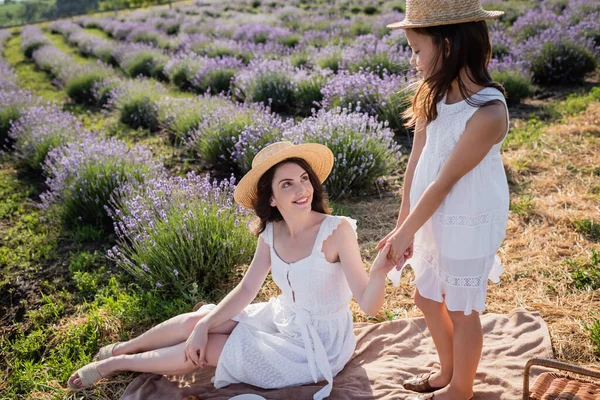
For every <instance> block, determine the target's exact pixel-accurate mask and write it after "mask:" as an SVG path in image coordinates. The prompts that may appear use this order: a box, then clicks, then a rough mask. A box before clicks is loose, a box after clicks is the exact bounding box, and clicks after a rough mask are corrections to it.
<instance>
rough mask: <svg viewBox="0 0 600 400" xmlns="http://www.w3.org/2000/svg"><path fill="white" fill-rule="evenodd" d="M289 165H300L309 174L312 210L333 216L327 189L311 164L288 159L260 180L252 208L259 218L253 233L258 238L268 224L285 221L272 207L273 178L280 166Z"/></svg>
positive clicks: (269, 170) (297, 159)
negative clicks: (311, 188) (311, 189)
mask: <svg viewBox="0 0 600 400" xmlns="http://www.w3.org/2000/svg"><path fill="white" fill-rule="evenodd" d="M287 163H294V164H297V165H299V166H300V168H302V169H303V170H305V171H306V173H307V174H308V179H309V180H310V183H311V185H312V187H313V198H312V202H311V209H312V210H313V211H316V212H320V213H323V214H331V209H330V208H329V201H328V199H327V192H325V188H324V187H323V185H322V184H321V182H320V181H319V178H318V177H317V174H315V171H313V169H312V168H311V167H310V164H309V163H307V162H306V161H305V160H304V159H302V158H296V157H293V158H287V159H285V160H283V161H281V162H279V163H277V164H275V165H273V166H272V167H271V168H269V169H268V170H267V172H265V173H264V174H263V175H262V176H261V177H260V179H259V180H258V184H257V188H256V189H257V196H256V198H255V199H254V201H253V202H252V208H254V212H255V213H256V216H257V217H258V218H257V220H256V221H255V222H254V224H253V227H252V231H253V232H254V234H255V235H257V236H258V235H260V234H261V233H262V232H263V231H264V230H265V228H266V226H267V223H268V222H271V221H281V220H283V217H282V216H281V213H280V212H279V210H278V209H277V207H272V206H271V197H272V196H273V189H272V187H271V184H272V183H273V177H274V176H275V171H276V170H277V168H278V167H279V166H280V165H282V164H287Z"/></svg>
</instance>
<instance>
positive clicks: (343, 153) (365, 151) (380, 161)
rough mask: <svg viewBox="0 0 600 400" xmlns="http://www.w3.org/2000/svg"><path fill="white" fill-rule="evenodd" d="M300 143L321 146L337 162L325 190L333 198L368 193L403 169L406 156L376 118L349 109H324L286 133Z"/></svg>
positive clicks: (285, 135) (392, 136)
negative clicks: (378, 183)
mask: <svg viewBox="0 0 600 400" xmlns="http://www.w3.org/2000/svg"><path fill="white" fill-rule="evenodd" d="M284 137H286V138H288V139H290V140H292V141H294V142H296V143H321V144H324V145H326V146H327V147H329V148H330V149H331V150H332V151H333V154H334V157H335V163H334V165H333V170H332V172H331V175H330V176H329V178H327V180H326V181H325V187H326V188H327V192H328V194H329V196H330V198H332V199H334V200H335V199H338V198H340V197H347V196H351V195H358V194H360V193H362V192H365V191H368V190H369V189H370V188H372V187H373V186H374V185H375V183H376V182H377V179H378V178H381V177H383V176H385V175H388V174H391V173H393V172H395V171H396V169H397V168H398V167H399V166H400V161H401V157H402V154H401V152H400V146H399V145H398V144H396V142H395V141H394V133H393V132H392V131H391V130H390V129H389V128H386V127H384V126H383V123H381V122H378V121H377V120H376V119H375V118H374V117H372V116H369V115H367V114H363V113H353V112H349V111H348V110H347V109H341V108H339V107H338V108H336V109H333V110H329V111H326V110H320V111H319V112H317V113H316V114H315V115H313V116H311V117H309V118H306V119H304V120H303V121H301V122H300V123H298V124H297V125H295V126H293V127H291V128H290V129H288V130H286V131H285V132H284Z"/></svg>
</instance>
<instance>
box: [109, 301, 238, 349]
mask: <svg viewBox="0 0 600 400" xmlns="http://www.w3.org/2000/svg"><path fill="white" fill-rule="evenodd" d="M208 313H209V311H207V310H202V311H196V312H191V313H186V314H181V315H177V316H176V317H173V318H171V319H168V320H166V321H164V322H162V323H160V324H158V325H156V326H155V327H153V328H151V329H150V330H148V331H146V332H144V333H143V334H141V335H140V336H138V337H136V338H133V339H131V340H129V341H127V342H123V343H119V344H117V345H116V346H115V347H114V348H113V355H114V356H118V355H123V354H135V353H141V352H144V351H149V350H155V349H161V348H165V347H170V346H174V345H177V344H179V343H182V342H185V341H186V340H187V339H188V337H189V336H190V334H191V333H192V330H193V329H194V327H195V326H196V324H197V323H198V321H200V320H201V319H202V318H204V316H206V315H207V314H208ZM236 325H237V322H235V321H227V322H224V323H223V324H221V325H219V326H216V327H214V328H211V329H210V330H209V333H222V334H227V335H229V334H230V333H231V331H232V330H233V328H235V326H236Z"/></svg>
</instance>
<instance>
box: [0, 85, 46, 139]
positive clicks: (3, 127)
mask: <svg viewBox="0 0 600 400" xmlns="http://www.w3.org/2000/svg"><path fill="white" fill-rule="evenodd" d="M41 102H42V100H41V98H39V97H37V96H34V95H33V94H32V93H31V92H29V91H25V90H0V148H1V147H4V146H5V145H7V144H9V136H8V132H9V131H10V128H11V126H12V123H13V122H15V121H17V120H18V119H19V117H20V116H21V114H22V113H23V112H25V111H26V110H27V109H28V108H29V107H32V106H36V105H38V104H40V103H41Z"/></svg>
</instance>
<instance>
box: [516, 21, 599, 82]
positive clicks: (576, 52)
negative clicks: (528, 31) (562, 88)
mask: <svg viewBox="0 0 600 400" xmlns="http://www.w3.org/2000/svg"><path fill="white" fill-rule="evenodd" d="M518 54H520V55H521V56H522V57H523V58H524V59H525V60H526V62H527V63H528V65H529V69H530V71H531V73H532V74H533V80H534V81H535V82H537V83H541V84H553V83H569V82H580V81H582V80H583V78H584V77H585V75H586V74H587V73H589V72H592V71H593V70H594V69H596V66H597V65H598V58H597V56H596V54H597V49H596V48H595V46H594V44H593V41H592V40H591V39H589V38H586V37H585V36H582V35H581V34H580V32H578V31H577V30H576V29H573V28H569V29H560V28H551V29H547V30H545V31H543V32H542V33H540V34H539V35H537V36H535V37H532V38H530V39H528V40H527V41H526V42H525V43H524V44H523V45H522V46H521V47H520V49H519V52H518Z"/></svg>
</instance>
